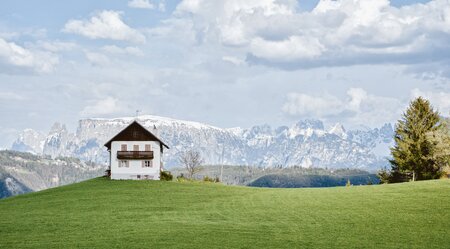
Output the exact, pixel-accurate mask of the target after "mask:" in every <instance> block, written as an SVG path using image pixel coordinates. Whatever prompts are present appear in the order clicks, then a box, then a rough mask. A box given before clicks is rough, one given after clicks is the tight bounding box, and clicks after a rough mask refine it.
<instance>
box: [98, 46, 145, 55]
mask: <svg viewBox="0 0 450 249" xmlns="http://www.w3.org/2000/svg"><path fill="white" fill-rule="evenodd" d="M101 49H102V50H103V51H105V52H107V53H109V54H115V55H134V56H143V55H144V52H142V50H141V49H139V48H138V47H131V46H128V47H123V48H121V47H118V46H116V45H108V46H103V47H102V48H101Z"/></svg>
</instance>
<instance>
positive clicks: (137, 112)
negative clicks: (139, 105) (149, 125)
mask: <svg viewBox="0 0 450 249" xmlns="http://www.w3.org/2000/svg"><path fill="white" fill-rule="evenodd" d="M140 112H141V111H140V110H136V117H135V118H134V119H135V120H137V118H138V117H139V113H140Z"/></svg>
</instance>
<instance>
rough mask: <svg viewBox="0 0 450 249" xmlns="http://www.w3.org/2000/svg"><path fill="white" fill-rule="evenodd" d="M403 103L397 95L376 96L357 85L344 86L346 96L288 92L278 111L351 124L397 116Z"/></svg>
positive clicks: (390, 118)
mask: <svg viewBox="0 0 450 249" xmlns="http://www.w3.org/2000/svg"><path fill="white" fill-rule="evenodd" d="M404 106H405V103H403V102H402V101H401V100H399V99H395V98H390V97H383V96H376V95H373V94H369V93H367V92H366V91H365V90H364V89H361V88H350V89H348V90H347V98H345V99H343V98H338V97H336V96H333V95H330V94H323V95H322V96H313V95H308V94H304V93H289V94H288V95H287V100H286V102H285V104H284V106H283V108H282V111H283V112H284V113H286V114H288V115H290V116H293V117H303V118H304V117H313V118H322V119H325V120H327V119H336V118H338V119H339V120H340V121H341V122H342V121H347V122H349V123H354V124H370V125H379V124H380V123H384V122H393V121H395V120H397V119H398V118H399V117H400V113H401V112H402V111H403V110H402V108H404Z"/></svg>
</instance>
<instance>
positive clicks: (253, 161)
mask: <svg viewBox="0 0 450 249" xmlns="http://www.w3.org/2000/svg"><path fill="white" fill-rule="evenodd" d="M134 120H137V121H138V122H139V123H141V124H142V125H143V126H145V127H146V128H147V129H149V130H150V131H152V132H153V133H155V134H156V135H157V136H158V137H160V138H161V139H162V140H163V141H164V142H165V143H166V144H168V145H169V147H170V149H169V150H166V151H165V154H164V165H165V167H166V168H171V167H176V166H179V160H178V158H179V156H180V153H182V152H183V151H186V150H188V149H195V150H198V151H200V153H201V155H202V157H203V159H204V163H205V164H226V165H251V166H258V167H273V166H277V167H290V166H294V165H296V166H301V167H306V168H308V167H322V168H359V169H368V170H375V169H378V168H380V167H382V166H384V165H386V164H387V159H386V158H387V157H388V156H389V147H390V146H392V143H393V134H394V132H393V128H392V125H391V124H385V125H383V126H382V127H380V128H367V127H364V128H361V129H356V130H349V131H347V130H346V129H345V128H344V127H343V125H341V124H339V123H338V124H336V125H334V126H332V127H330V128H329V129H325V127H324V124H323V123H322V122H321V121H320V120H310V119H309V120H301V121H299V122H297V123H295V124H293V125H291V126H280V127H277V128H272V127H271V126H269V125H257V126H253V127H251V128H247V129H244V128H228V129H223V128H219V127H215V126H211V125H207V124H203V123H198V122H192V121H184V120H177V119H172V118H166V117H159V116H151V115H144V116H139V117H138V118H133V117H123V118H113V119H99V118H90V119H82V120H80V121H79V123H78V128H77V130H76V131H75V132H70V131H68V130H67V128H66V127H65V125H63V124H60V123H55V124H54V125H53V126H52V128H51V129H50V131H49V132H48V133H47V134H44V133H41V132H38V131H35V130H32V129H26V130H24V131H23V132H22V133H21V134H20V136H19V137H18V138H17V140H16V141H15V142H14V143H13V144H12V146H11V149H12V150H17V151H24V152H31V153H34V154H42V155H49V156H51V157H53V158H55V157H61V156H65V157H76V158H79V159H81V160H83V161H92V162H95V163H100V164H107V163H108V160H109V156H108V152H107V151H106V148H105V147H104V146H103V144H104V143H105V142H107V141H108V140H109V139H110V138H111V137H113V136H114V135H115V134H116V133H118V132H119V131H120V130H122V129H123V128H125V127H126V126H127V125H128V124H130V123H131V122H132V121H134Z"/></svg>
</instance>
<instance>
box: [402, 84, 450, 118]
mask: <svg viewBox="0 0 450 249" xmlns="http://www.w3.org/2000/svg"><path fill="white" fill-rule="evenodd" d="M420 96H422V97H424V98H426V99H428V100H429V101H430V103H431V105H433V106H434V107H435V108H437V109H438V110H439V112H440V113H441V114H442V115H446V116H448V115H450V92H432V91H421V90H420V89H417V88H415V89H413V90H412V91H411V99H414V98H417V97H420Z"/></svg>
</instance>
